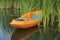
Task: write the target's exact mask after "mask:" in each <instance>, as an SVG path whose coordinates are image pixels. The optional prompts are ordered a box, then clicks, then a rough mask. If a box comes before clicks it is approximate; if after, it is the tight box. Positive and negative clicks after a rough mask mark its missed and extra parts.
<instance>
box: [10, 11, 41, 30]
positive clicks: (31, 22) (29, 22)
mask: <svg viewBox="0 0 60 40" xmlns="http://www.w3.org/2000/svg"><path fill="white" fill-rule="evenodd" d="M41 12H42V11H41V10H39V11H34V12H28V13H26V14H24V15H22V16H21V17H20V19H21V18H23V19H24V18H25V19H26V20H20V21H19V20H12V22H11V23H10V25H11V26H13V27H16V28H23V29H25V28H31V27H33V26H35V25H37V24H38V23H39V21H40V18H36V19H34V18H33V17H34V16H35V15H36V14H39V15H41ZM18 19H19V18H18Z"/></svg>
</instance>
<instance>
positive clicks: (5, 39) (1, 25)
mask: <svg viewBox="0 0 60 40" xmlns="http://www.w3.org/2000/svg"><path fill="white" fill-rule="evenodd" d="M17 17H19V12H17V11H12V10H0V40H11V36H12V33H13V32H14V30H15V28H13V27H11V26H10V24H9V23H10V22H11V20H12V19H15V18H17Z"/></svg>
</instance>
